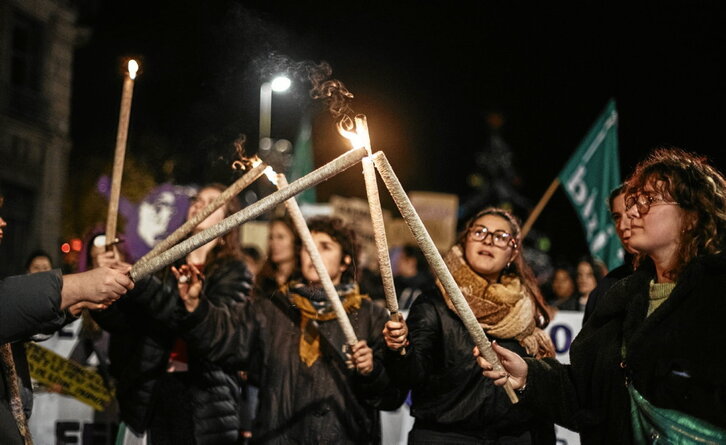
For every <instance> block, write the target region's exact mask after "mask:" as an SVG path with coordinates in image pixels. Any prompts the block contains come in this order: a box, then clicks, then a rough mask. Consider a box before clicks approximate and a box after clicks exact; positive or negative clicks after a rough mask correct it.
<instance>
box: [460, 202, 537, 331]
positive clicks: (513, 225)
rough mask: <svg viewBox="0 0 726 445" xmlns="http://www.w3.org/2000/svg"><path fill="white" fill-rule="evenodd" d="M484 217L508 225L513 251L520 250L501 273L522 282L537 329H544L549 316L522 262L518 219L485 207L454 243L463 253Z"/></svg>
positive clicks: (527, 269)
mask: <svg viewBox="0 0 726 445" xmlns="http://www.w3.org/2000/svg"><path fill="white" fill-rule="evenodd" d="M485 215H495V216H498V217H500V218H502V219H504V220H506V221H507V223H508V224H509V231H510V232H511V234H512V236H513V237H514V240H515V243H516V244H515V245H514V250H520V252H519V255H517V256H516V257H515V258H514V260H513V261H512V263H511V264H510V265H509V266H508V267H507V268H505V269H504V270H503V271H502V273H512V274H515V275H517V276H519V277H520V279H521V280H522V284H524V286H525V288H527V291H529V294H530V295H531V296H532V300H533V301H534V304H535V307H536V308H537V314H536V316H535V322H536V323H537V327H540V328H544V327H546V326H547V325H548V324H549V323H550V316H549V313H548V311H547V303H545V300H544V297H542V292H541V291H540V289H539V286H538V285H537V279H536V278H535V275H534V272H533V271H532V268H531V267H529V265H528V264H527V262H526V261H524V255H522V252H521V246H522V236H521V235H522V228H521V227H522V225H521V223H520V221H519V218H517V217H516V216H514V215H513V214H512V213H510V212H508V211H506V210H504V209H501V208H497V207H487V208H485V209H483V210H481V211H479V213H477V214H476V215H474V216H473V217H472V218H471V219H469V221H467V222H466V224H465V225H464V229H463V230H462V231H461V232H460V233H459V236H458V238H457V240H456V243H457V244H458V245H459V246H460V247H461V249H462V250H463V251H465V244H466V239H467V236H468V234H469V230H470V229H471V227H472V226H473V225H474V223H475V222H476V220H477V219H479V218H481V217H482V216H485ZM467 262H468V260H467Z"/></svg>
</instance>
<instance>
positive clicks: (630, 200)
mask: <svg viewBox="0 0 726 445" xmlns="http://www.w3.org/2000/svg"><path fill="white" fill-rule="evenodd" d="M663 204H671V205H678V203H677V202H675V201H666V200H665V198H663V195H661V194H659V193H653V192H638V193H635V194H633V195H629V196H627V197H626V198H625V211H626V212H627V211H628V210H630V209H631V208H632V207H633V206H637V207H636V208H637V209H638V213H639V214H641V215H645V214H646V213H648V211H650V208H651V207H652V206H655V205H663Z"/></svg>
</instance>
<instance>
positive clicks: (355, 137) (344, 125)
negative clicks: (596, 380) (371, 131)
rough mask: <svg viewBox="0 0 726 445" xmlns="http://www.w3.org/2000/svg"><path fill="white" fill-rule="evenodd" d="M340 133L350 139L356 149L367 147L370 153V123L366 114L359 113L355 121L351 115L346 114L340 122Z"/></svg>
mask: <svg viewBox="0 0 726 445" xmlns="http://www.w3.org/2000/svg"><path fill="white" fill-rule="evenodd" d="M337 126H338V133H340V135H341V136H343V137H344V138H346V139H348V140H349V141H350V145H351V146H352V147H353V148H354V149H356V148H360V147H366V149H367V150H368V153H371V140H370V137H369V135H368V125H367V124H366V118H365V116H364V115H362V114H359V115H358V116H356V117H355V121H354V120H353V119H351V118H350V117H349V116H344V117H343V119H341V120H340V121H339V122H338V124H337Z"/></svg>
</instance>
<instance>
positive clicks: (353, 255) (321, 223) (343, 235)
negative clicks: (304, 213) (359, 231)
mask: <svg viewBox="0 0 726 445" xmlns="http://www.w3.org/2000/svg"><path fill="white" fill-rule="evenodd" d="M308 228H309V229H310V232H320V233H327V234H328V235H330V237H331V238H333V239H334V240H335V241H336V242H337V243H338V244H340V246H341V248H342V250H343V257H342V258H341V261H343V260H344V259H345V256H346V255H348V256H349V257H350V264H349V265H348V267H347V268H346V269H345V271H343V275H342V276H341V277H340V282H341V283H342V284H348V283H352V282H354V281H355V280H356V264H357V263H358V260H359V258H358V256H359V255H360V244H358V237H357V236H356V234H355V230H353V228H352V227H351V226H350V225H348V224H346V223H345V222H344V221H343V220H342V219H340V218H338V217H336V216H316V217H313V218H310V219H309V220H308Z"/></svg>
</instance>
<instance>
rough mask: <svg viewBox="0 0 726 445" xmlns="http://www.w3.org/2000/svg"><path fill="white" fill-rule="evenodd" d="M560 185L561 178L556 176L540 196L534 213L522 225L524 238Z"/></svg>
mask: <svg viewBox="0 0 726 445" xmlns="http://www.w3.org/2000/svg"><path fill="white" fill-rule="evenodd" d="M559 185H560V178H559V177H556V178H555V179H554V181H552V184H550V186H549V187H547V190H545V192H544V195H542V197H541V198H540V200H539V202H538V203H537V205H536V206H535V207H534V210H532V213H530V214H529V216H528V217H527V221H526V222H525V223H524V225H523V226H522V240H524V238H525V237H526V236H527V234H528V233H529V230H530V229H531V228H532V225H534V222H535V221H536V220H537V218H538V217H539V214H540V213H542V209H544V206H546V205H547V203H548V202H549V200H550V198H551V197H552V195H553V194H554V193H555V190H557V187H558V186H559Z"/></svg>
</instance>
